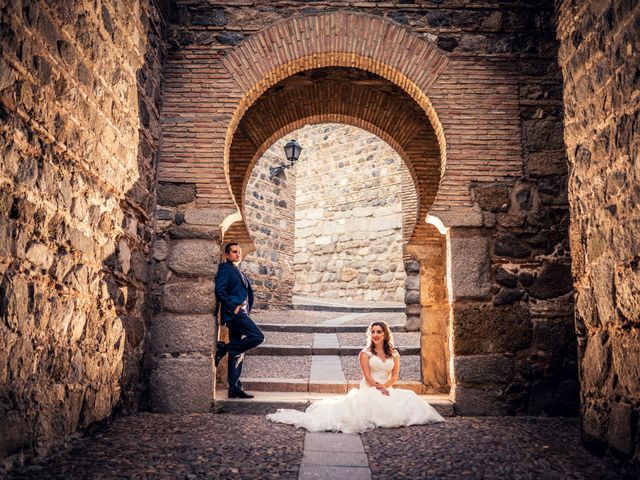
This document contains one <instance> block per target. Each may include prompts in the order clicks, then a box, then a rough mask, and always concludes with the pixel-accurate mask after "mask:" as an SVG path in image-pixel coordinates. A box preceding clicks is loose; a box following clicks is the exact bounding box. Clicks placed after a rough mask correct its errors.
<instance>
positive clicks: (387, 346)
mask: <svg viewBox="0 0 640 480" xmlns="http://www.w3.org/2000/svg"><path fill="white" fill-rule="evenodd" d="M375 326H378V327H380V328H382V331H383V332H384V340H383V342H382V348H383V350H384V356H385V357H387V358H391V357H392V356H393V351H394V350H395V347H394V345H393V335H392V333H391V330H390V329H389V325H387V322H382V321H380V322H371V324H370V325H369V327H367V348H368V349H369V350H371V353H373V354H374V355H376V346H375V345H374V344H373V341H372V340H371V329H372V328H373V327H375Z"/></svg>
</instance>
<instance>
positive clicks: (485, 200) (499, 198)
mask: <svg viewBox="0 0 640 480" xmlns="http://www.w3.org/2000/svg"><path fill="white" fill-rule="evenodd" d="M510 191H511V185H488V186H478V187H476V188H473V196H474V200H475V201H476V202H478V205H479V206H480V208H482V209H483V210H488V211H490V212H494V213H496V212H502V211H506V210H507V208H508V207H509V192H510Z"/></svg>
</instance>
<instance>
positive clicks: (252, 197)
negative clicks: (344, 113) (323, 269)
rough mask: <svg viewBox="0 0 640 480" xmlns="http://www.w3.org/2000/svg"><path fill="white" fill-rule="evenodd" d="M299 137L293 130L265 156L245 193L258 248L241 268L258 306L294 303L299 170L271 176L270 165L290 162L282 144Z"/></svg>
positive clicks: (248, 222)
mask: <svg viewBox="0 0 640 480" xmlns="http://www.w3.org/2000/svg"><path fill="white" fill-rule="evenodd" d="M299 136H300V135H299V134H298V132H293V133H292V134H291V135H288V136H287V137H286V138H283V139H281V140H279V141H277V142H276V143H274V144H273V145H272V146H271V147H270V148H269V150H267V151H266V152H265V153H264V155H262V157H261V158H260V159H259V160H258V162H257V163H256V166H255V167H254V169H253V171H252V172H251V178H250V179H249V182H248V184H247V189H246V192H245V200H244V215H245V223H246V225H247V229H248V230H249V232H251V239H252V240H253V244H254V245H255V247H256V251H255V252H253V253H251V254H249V255H247V256H246V257H245V260H244V261H243V262H242V269H243V270H245V271H246V272H247V274H248V276H249V278H251V280H252V285H253V291H254V295H255V296H254V299H255V301H254V305H255V307H256V308H269V309H283V308H286V307H287V306H289V305H291V295H292V292H293V281H294V278H293V239H294V231H295V225H294V220H295V202H296V190H295V189H296V169H295V168H290V169H287V170H285V171H284V172H283V173H281V174H279V175H278V176H276V177H274V178H271V177H270V173H269V168H270V167H274V166H277V165H281V164H283V163H287V161H286V158H285V156H284V149H283V147H284V145H285V144H286V143H287V142H288V141H289V138H296V137H299ZM302 141H303V143H304V140H302Z"/></svg>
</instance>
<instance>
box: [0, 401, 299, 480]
mask: <svg viewBox="0 0 640 480" xmlns="http://www.w3.org/2000/svg"><path fill="white" fill-rule="evenodd" d="M303 444H304V431H302V430H297V429H294V428H291V427H289V426H288V425H281V424H275V423H272V422H269V421H268V420H266V419H265V418H264V416H262V415H211V414H193V415H157V414H150V413H140V414H136V415H132V416H129V417H124V418H121V419H119V420H118V421H117V422H115V424H114V425H112V426H111V427H110V428H109V429H107V430H106V431H103V432H101V433H99V434H96V435H94V436H93V437H89V438H83V439H80V440H78V441H76V442H75V444H74V445H73V446H72V448H71V449H70V450H68V451H66V452H62V453H59V454H57V455H55V456H53V457H51V458H50V459H48V460H47V461H46V462H43V463H39V464H35V465H32V466H29V467H26V468H25V467H23V468H21V469H19V470H14V471H13V472H12V473H11V475H10V476H9V477H8V478H10V479H35V478H37V479H64V480H67V479H74V480H76V479H115V478H145V479H147V478H149V479H151V478H153V479H156V478H163V479H165V478H166V479H173V478H181V479H182V478H207V479H218V478H219V479H267V478H268V479H276V478H277V479H292V480H294V479H297V478H298V470H299V465H300V462H301V460H302V451H303ZM0 477H2V472H1V471H0Z"/></svg>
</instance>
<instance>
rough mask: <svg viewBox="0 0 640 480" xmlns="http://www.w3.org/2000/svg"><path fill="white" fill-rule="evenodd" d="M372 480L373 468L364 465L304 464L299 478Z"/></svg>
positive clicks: (304, 479)
mask: <svg viewBox="0 0 640 480" xmlns="http://www.w3.org/2000/svg"><path fill="white" fill-rule="evenodd" d="M346 478H348V479H349V480H371V470H369V469H368V468H363V467H336V466H326V465H302V466H301V467H300V476H299V477H298V479H299V480H333V479H335V480H342V479H346Z"/></svg>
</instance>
